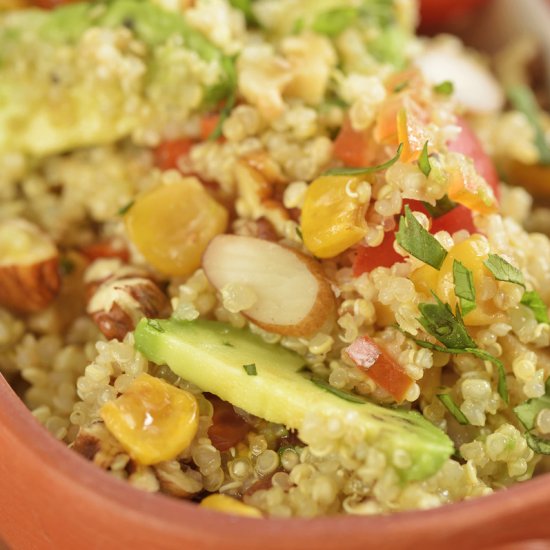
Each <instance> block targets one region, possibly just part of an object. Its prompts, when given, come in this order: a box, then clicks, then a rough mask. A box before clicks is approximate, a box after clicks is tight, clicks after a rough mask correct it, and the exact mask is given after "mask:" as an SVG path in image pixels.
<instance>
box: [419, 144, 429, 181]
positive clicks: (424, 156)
mask: <svg viewBox="0 0 550 550" xmlns="http://www.w3.org/2000/svg"><path fill="white" fill-rule="evenodd" d="M418 167H419V168H420V170H421V171H422V173H423V174H424V175H425V176H426V177H428V176H429V175H430V172H431V171H432V165H431V164H430V156H429V154H428V142H427V141H426V143H424V147H423V148H422V153H420V158H419V159H418Z"/></svg>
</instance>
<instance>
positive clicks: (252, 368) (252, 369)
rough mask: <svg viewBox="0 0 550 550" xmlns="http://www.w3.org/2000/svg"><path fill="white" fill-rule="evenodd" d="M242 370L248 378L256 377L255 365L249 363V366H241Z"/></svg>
mask: <svg viewBox="0 0 550 550" xmlns="http://www.w3.org/2000/svg"><path fill="white" fill-rule="evenodd" d="M243 369H244V370H245V371H246V374H248V376H256V375H257V374H258V371H257V370H256V363H250V364H249V365H243Z"/></svg>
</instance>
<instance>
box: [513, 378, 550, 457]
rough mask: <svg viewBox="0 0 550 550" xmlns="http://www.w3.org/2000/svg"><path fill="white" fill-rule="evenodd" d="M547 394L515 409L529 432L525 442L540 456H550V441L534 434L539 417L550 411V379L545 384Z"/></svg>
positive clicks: (526, 434)
mask: <svg viewBox="0 0 550 550" xmlns="http://www.w3.org/2000/svg"><path fill="white" fill-rule="evenodd" d="M544 388H545V394H544V395H543V396H542V397H536V398H533V399H528V400H527V401H526V402H525V403H522V404H521V405H518V406H517V407H514V412H515V413H516V416H517V417H518V420H519V421H520V422H521V423H522V424H523V426H524V428H525V429H526V430H527V431H526V433H525V440H526V441H527V445H529V447H530V448H531V449H533V451H535V452H536V453H539V454H543V455H547V454H550V440H547V439H544V438H542V437H539V436H538V435H536V434H535V433H533V432H534V430H535V423H536V421H537V416H538V415H539V413H540V412H541V411H542V410H544V409H550V378H548V379H547V380H546V383H545V386H544Z"/></svg>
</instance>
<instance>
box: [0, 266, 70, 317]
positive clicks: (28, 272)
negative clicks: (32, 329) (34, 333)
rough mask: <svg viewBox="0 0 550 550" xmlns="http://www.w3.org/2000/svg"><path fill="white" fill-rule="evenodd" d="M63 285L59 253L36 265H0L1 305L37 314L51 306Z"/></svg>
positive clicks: (13, 309)
mask: <svg viewBox="0 0 550 550" xmlns="http://www.w3.org/2000/svg"><path fill="white" fill-rule="evenodd" d="M60 288H61V275H60V272H59V256H57V255H55V256H53V257H51V258H47V259H45V260H42V261H38V262H36V263H34V264H28V265H16V264H14V265H3V266H0V306H3V307H6V308H7V309H10V310H12V311H14V312H17V313H33V312H36V311H40V310H42V309H45V308H46V307H47V306H49V305H50V304H51V303H52V301H53V300H54V299H55V297H56V296H57V294H58V292H59V289H60Z"/></svg>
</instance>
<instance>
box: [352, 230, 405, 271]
mask: <svg viewBox="0 0 550 550" xmlns="http://www.w3.org/2000/svg"><path fill="white" fill-rule="evenodd" d="M394 242H395V233H394V232H393V231H390V232H389V233H386V234H385V235H384V240H383V241H382V244H381V245H379V246H360V247H359V248H358V250H357V255H356V256H355V259H354V261H353V275H354V277H359V275H361V274H362V273H366V272H370V271H372V270H373V269H375V268H377V267H391V266H392V265H393V264H395V263H396V262H402V261H404V258H403V256H400V255H399V254H398V253H397V252H396V251H395V250H394V248H393V243H394Z"/></svg>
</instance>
